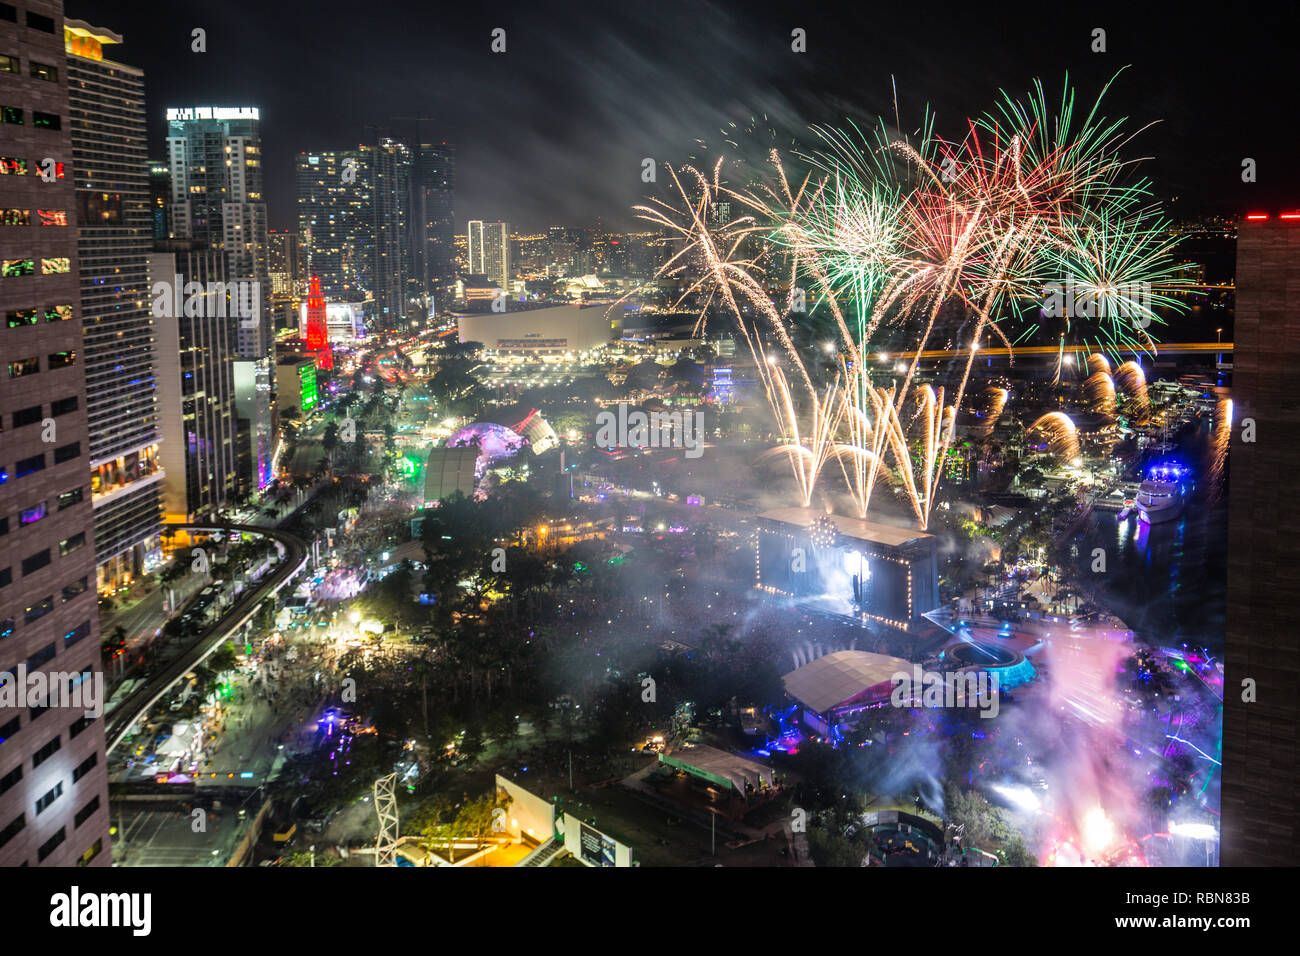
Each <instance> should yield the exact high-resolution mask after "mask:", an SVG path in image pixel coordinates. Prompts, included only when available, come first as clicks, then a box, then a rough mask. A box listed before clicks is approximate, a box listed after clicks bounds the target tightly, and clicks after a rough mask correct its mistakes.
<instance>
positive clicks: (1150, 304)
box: [637, 83, 1179, 528]
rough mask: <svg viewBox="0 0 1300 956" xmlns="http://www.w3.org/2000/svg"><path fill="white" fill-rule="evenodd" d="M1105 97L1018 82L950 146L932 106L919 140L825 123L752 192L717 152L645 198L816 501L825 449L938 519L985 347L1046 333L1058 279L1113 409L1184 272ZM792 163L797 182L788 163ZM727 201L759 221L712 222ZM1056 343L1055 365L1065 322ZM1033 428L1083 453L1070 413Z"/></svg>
mask: <svg viewBox="0 0 1300 956" xmlns="http://www.w3.org/2000/svg"><path fill="white" fill-rule="evenodd" d="M1108 85H1109V84H1108ZM1104 92H1105V90H1103V94H1104ZM1100 102H1101V99H1100V97H1099V98H1098V100H1097V101H1096V102H1094V103H1093V104H1092V105H1091V106H1087V107H1080V106H1078V105H1077V104H1076V102H1075V95H1074V93H1073V92H1072V90H1071V89H1070V88H1069V85H1068V83H1067V84H1066V87H1065V89H1064V92H1063V94H1062V97H1061V100H1060V102H1059V103H1058V104H1049V102H1048V99H1047V96H1046V93H1045V91H1044V89H1043V86H1042V84H1041V83H1035V84H1034V86H1033V89H1032V90H1031V91H1030V92H1029V94H1028V95H1027V96H1026V97H1024V98H1021V99H1017V98H1014V97H1012V96H1010V95H1007V94H1005V93H1004V94H1003V95H1002V97H1001V100H1000V102H999V103H998V105H997V107H996V108H995V109H994V110H993V111H991V112H990V113H988V114H986V115H985V116H983V117H981V118H979V119H976V120H971V121H968V122H967V123H966V124H965V132H964V134H963V136H962V137H961V138H960V139H959V140H954V141H948V140H944V139H942V138H940V137H939V136H937V135H935V133H934V129H933V120H932V117H931V116H930V114H929V113H928V111H927V114H926V120H925V122H924V123H923V124H922V127H921V128H920V130H919V131H918V132H917V134H916V139H915V142H914V141H913V140H912V138H909V137H903V136H899V135H895V134H892V133H890V131H889V130H888V129H886V127H885V126H884V125H883V124H881V125H880V127H879V128H878V129H877V130H875V131H874V132H871V133H868V132H864V131H863V130H862V129H860V128H859V127H857V126H855V125H852V124H849V126H848V128H847V129H844V130H836V129H824V128H818V129H815V130H814V131H813V132H814V134H815V137H816V139H817V140H818V141H819V142H820V146H819V148H818V149H816V150H813V151H811V152H797V153H795V154H794V155H793V156H783V155H782V154H781V152H780V151H779V150H778V149H776V148H772V149H770V150H768V152H767V155H766V157H765V159H764V161H763V162H762V163H761V164H759V165H757V166H755V165H750V166H747V167H745V168H743V169H742V171H741V172H740V174H739V175H738V176H736V177H734V178H735V179H737V180H738V181H743V182H744V183H745V186H744V187H743V188H739V187H733V186H731V185H729V184H728V181H727V179H726V177H724V175H723V169H724V161H723V160H721V159H719V160H717V161H716V162H715V163H714V164H713V167H712V170H711V173H710V174H705V173H702V172H700V171H698V170H696V169H693V168H686V169H683V170H670V173H671V181H672V187H673V189H674V191H675V194H674V197H673V200H672V201H671V202H669V201H661V200H655V201H652V202H651V203H650V204H648V205H644V206H638V207H637V211H638V213H639V214H640V215H641V217H642V218H644V219H646V220H648V221H650V222H651V223H654V224H656V225H657V226H659V227H660V228H661V229H662V230H664V232H665V233H666V234H667V235H668V236H669V237H671V238H672V239H675V240H678V241H679V244H680V249H678V251H677V252H676V254H675V255H674V256H673V258H672V259H671V260H670V262H669V263H668V265H667V266H666V267H665V268H664V270H663V274H664V275H666V276H671V277H677V278H679V279H681V280H682V281H683V285H684V288H685V292H684V294H683V299H684V298H686V297H687V296H702V297H703V300H704V302H705V305H704V308H703V309H702V310H701V320H700V321H701V324H702V323H703V322H704V321H705V317H706V315H707V314H708V312H709V311H710V309H712V308H713V307H715V306H718V307H720V308H721V309H722V311H723V312H724V313H725V314H727V315H728V316H729V317H730V318H731V320H732V321H733V322H734V323H735V325H736V326H737V327H738V328H739V329H740V332H741V335H742V337H743V338H744V340H745V343H746V346H747V347H748V349H749V351H750V354H751V356H752V358H753V359H754V363H755V366H756V367H757V369H758V377H759V379H760V381H761V383H762V386H763V388H764V392H765V395H766V397H767V400H768V404H769V405H770V407H771V408H772V411H773V413H774V415H775V417H776V419H777V424H778V430H779V432H780V434H781V436H782V440H783V445H782V446H781V447H779V448H777V449H774V452H773V454H774V455H775V456H776V457H783V458H785V459H786V460H787V461H788V462H789V464H790V467H791V470H792V473H793V475H794V478H795V482H796V485H797V488H798V492H799V495H800V498H801V499H802V502H803V504H804V505H805V506H809V505H812V504H813V502H814V499H815V497H816V491H817V486H818V481H819V478H820V477H821V475H822V472H823V470H824V468H825V466H826V465H827V464H828V463H830V462H832V461H833V462H835V463H836V464H837V465H838V466H839V470H840V474H841V476H842V477H843V479H844V484H845V486H846V487H847V488H848V489H849V491H850V493H851V495H852V497H853V499H854V501H855V503H856V506H857V508H858V511H859V513H860V514H861V515H864V516H865V514H866V513H867V509H868V507H869V506H870V502H871V498H872V493H873V490H874V488H875V486H876V484H877V482H878V479H879V478H880V477H881V476H882V475H884V476H887V478H888V479H889V480H890V482H891V483H892V484H893V486H894V487H895V488H897V489H899V490H900V491H901V492H902V493H904V494H905V495H906V496H907V498H908V501H909V502H910V505H911V508H912V511H913V514H914V515H915V517H916V520H917V523H918V524H919V526H920V527H922V528H924V527H926V526H927V524H928V522H929V518H930V514H931V511H932V509H933V506H934V503H935V501H936V500H937V497H938V491H939V484H940V477H941V474H942V467H943V462H944V460H945V458H946V456H947V453H948V449H949V447H950V446H951V443H952V441H953V438H954V423H955V421H956V413H957V411H958V409H960V408H961V407H962V403H963V401H964V398H965V392H966V388H967V385H968V383H969V381H970V377H971V371H972V368H973V366H974V363H975V359H976V356H977V354H978V352H979V350H980V348H981V343H982V342H1001V343H1003V344H1005V345H1007V346H1011V345H1012V344H1013V336H1014V338H1015V341H1022V340H1024V338H1026V337H1027V336H1029V335H1032V334H1033V333H1034V332H1035V331H1036V330H1037V329H1038V328H1039V324H1040V320H1041V319H1042V318H1043V317H1044V309H1043V308H1042V307H1041V303H1042V302H1043V301H1044V298H1043V296H1044V289H1045V288H1047V287H1049V286H1052V285H1053V284H1056V285H1058V286H1059V285H1061V284H1068V286H1069V290H1070V295H1071V296H1072V298H1071V299H1069V304H1070V307H1069V309H1067V310H1066V311H1065V318H1066V320H1067V322H1066V329H1065V332H1066V333H1069V334H1071V335H1072V336H1074V337H1076V338H1078V339H1080V340H1081V341H1083V342H1084V343H1086V344H1088V345H1089V347H1091V348H1095V349H1097V353H1095V354H1094V355H1092V356H1090V362H1089V373H1090V377H1089V378H1088V379H1087V381H1086V382H1085V385H1084V388H1085V393H1089V394H1090V395H1091V396H1092V397H1091V398H1090V401H1091V402H1092V404H1093V406H1094V407H1095V408H1096V409H1097V410H1098V411H1101V412H1103V413H1105V414H1114V412H1115V403H1116V392H1115V380H1114V379H1112V377H1111V374H1110V365H1109V362H1107V361H1106V358H1105V355H1104V354H1102V353H1105V352H1111V353H1115V352H1117V351H1119V350H1121V349H1129V350H1136V349H1141V350H1147V351H1149V350H1151V349H1153V348H1154V343H1153V340H1152V338H1151V336H1150V334H1149V331H1148V330H1149V329H1150V327H1152V326H1153V325H1154V324H1156V323H1158V322H1159V321H1160V320H1159V318H1158V316H1157V315H1156V311H1155V309H1156V307H1157V306H1168V307H1170V308H1177V307H1178V306H1179V302H1178V300H1176V299H1174V298H1172V297H1170V296H1168V295H1166V294H1165V293H1166V292H1167V291H1168V290H1170V289H1174V290H1175V291H1176V288H1177V286H1178V285H1179V280H1177V278H1176V277H1175V270H1176V263H1175V261H1174V260H1173V257H1172V251H1173V244H1172V241H1171V240H1170V239H1169V238H1168V229H1167V224H1166V223H1165V221H1164V220H1163V219H1162V218H1161V217H1160V215H1159V212H1158V210H1157V209H1156V208H1155V207H1154V205H1153V203H1152V202H1151V200H1150V194H1149V188H1148V185H1147V183H1146V182H1145V181H1144V180H1139V181H1137V182H1131V181H1130V177H1129V176H1128V173H1129V170H1130V167H1131V165H1132V164H1131V162H1129V161H1126V160H1124V159H1122V158H1121V155H1120V154H1121V149H1122V148H1123V147H1124V146H1125V145H1126V144H1127V142H1128V140H1129V138H1130V136H1129V134H1128V133H1127V132H1125V128H1124V127H1125V121H1124V120H1122V119H1120V120H1110V119H1106V118H1104V117H1103V116H1102V115H1101V112H1100ZM792 160H793V161H794V164H795V165H797V166H799V167H801V168H802V171H801V172H800V173H799V174H798V175H791V174H790V173H789V172H788V167H790V165H791V162H792ZM719 202H727V203H729V204H730V205H731V206H732V208H733V209H736V208H739V209H741V210H744V211H745V213H746V214H745V215H742V216H739V217H737V218H735V219H732V220H730V221H728V222H725V223H723V224H721V225H719V224H718V217H716V216H714V215H713V212H714V210H715V209H716V208H717V204H718V203H719ZM1157 286H1158V287H1159V288H1160V290H1161V291H1160V292H1159V294H1156V293H1155V292H1153V291H1152V290H1153V289H1154V288H1155V287H1157ZM782 288H783V289H784V292H785V294H784V302H783V303H782V305H781V306H780V307H778V305H777V299H778V298H779V297H780V290H781V289H782ZM816 311H821V313H822V314H824V315H826V316H828V317H829V319H830V320H832V321H833V323H834V327H835V329H836V331H837V334H838V337H839V341H838V342H836V343H833V347H832V349H831V351H833V352H836V351H837V352H838V353H839V355H840V359H839V365H838V368H836V369H835V370H834V381H833V382H832V383H831V384H829V385H825V384H822V385H819V384H817V383H815V382H814V378H815V377H822V376H824V375H829V372H827V371H825V366H823V365H822V364H821V358H820V357H817V358H814V357H812V356H808V357H807V358H805V356H803V355H802V354H801V352H800V349H799V348H797V347H796V345H795V337H794V336H792V334H791V333H792V329H793V328H794V323H795V322H796V321H803V320H804V319H803V318H800V317H806V316H810V315H811V314H812V313H814V312H816ZM795 313H797V314H798V315H795ZM954 316H955V317H957V318H958V320H959V325H958V326H957V328H956V331H953V329H952V326H951V318H952V317H954ZM940 330H942V334H943V336H944V337H945V339H946V341H947V344H945V345H944V346H943V347H944V348H952V347H953V346H954V345H955V347H956V350H957V352H958V354H959V355H960V356H961V357H960V358H959V359H958V361H957V363H956V381H955V382H953V383H950V384H949V385H948V386H944V387H937V386H935V385H931V384H929V383H923V382H920V381H918V373H919V370H920V363H921V355H922V353H923V352H924V351H926V350H927V348H934V347H936V346H935V345H934V344H932V339H933V338H935V337H936V334H938V333H939V332H940ZM1080 330H1081V331H1080ZM885 334H888V335H889V336H890V337H891V338H892V339H893V340H897V338H898V337H900V336H901V337H902V338H903V339H904V340H905V341H907V342H908V347H907V351H909V352H910V353H911V354H912V355H913V356H914V357H913V358H912V359H911V360H910V361H909V362H906V363H904V364H903V365H902V366H901V367H900V368H899V369H897V370H896V369H894V368H892V367H891V366H890V365H888V364H886V365H885V367H884V375H886V376H888V378H889V382H888V387H883V384H878V383H876V382H875V381H873V379H872V372H871V370H870V369H869V368H868V367H867V366H868V362H867V359H868V357H869V356H871V355H872V354H873V353H874V354H879V353H880V352H881V351H883V350H882V349H881V348H879V347H878V346H877V345H876V344H875V343H876V342H877V340H878V339H879V338H880V337H882V336H883V335H885ZM1061 345H1062V351H1061V356H1063V355H1064V347H1065V337H1064V334H1063V335H1062V337H1061ZM1094 360H1096V361H1094ZM1059 365H1060V359H1059V358H1058V378H1059V374H1060V369H1059ZM1124 367H1125V366H1121V368H1124ZM810 369H811V371H810ZM1138 372H1139V374H1140V369H1139V370H1138ZM1121 381H1122V383H1123V387H1124V388H1125V393H1126V396H1127V395H1130V394H1133V395H1136V393H1137V392H1138V391H1139V389H1138V388H1137V386H1136V385H1135V384H1134V383H1135V382H1136V378H1135V377H1134V375H1133V373H1132V372H1126V373H1125V377H1123V378H1122V379H1121ZM823 382H824V378H823ZM1144 388H1145V383H1143V387H1142V391H1143V392H1144ZM1002 402H1005V395H1003V397H1002V399H1001V401H1000V402H998V403H996V404H997V406H998V411H1000V410H1001V404H1002ZM1031 431H1037V432H1041V433H1042V434H1043V435H1044V436H1045V437H1046V439H1047V442H1048V446H1049V448H1051V449H1052V453H1053V454H1057V455H1061V456H1063V457H1066V458H1073V457H1074V456H1075V455H1077V454H1078V440H1077V435H1076V433H1075V430H1074V426H1073V423H1071V422H1070V420H1069V419H1068V418H1066V417H1065V416H1064V415H1061V414H1060V413H1053V414H1051V415H1046V416H1043V418H1040V419H1039V420H1038V421H1037V422H1035V423H1034V426H1033V428H1032V429H1031Z"/></svg>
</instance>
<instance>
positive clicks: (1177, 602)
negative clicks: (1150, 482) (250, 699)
mask: <svg viewBox="0 0 1300 956" xmlns="http://www.w3.org/2000/svg"><path fill="white" fill-rule="evenodd" d="M1180 452H1181V455H1180V457H1181V458H1182V460H1183V461H1185V462H1187V463H1188V464H1191V465H1192V466H1193V468H1194V469H1195V470H1196V474H1197V484H1196V487H1195V489H1194V490H1193V491H1192V493H1191V494H1190V495H1189V496H1188V500H1187V504H1186V507H1185V508H1184V510H1183V514H1182V515H1181V516H1180V517H1179V518H1177V519H1176V520H1174V521H1169V522H1165V523H1163V524H1157V525H1151V526H1147V525H1144V524H1142V523H1141V522H1140V521H1138V520H1137V518H1136V517H1130V518H1126V519H1124V520H1123V521H1120V520H1118V515H1117V514H1115V513H1113V512H1108V511H1094V512H1093V513H1092V515H1091V517H1090V518H1089V519H1088V521H1087V522H1086V523H1085V525H1084V527H1083V528H1082V529H1081V530H1080V531H1079V533H1078V535H1077V536H1076V538H1075V541H1074V545H1075V546H1076V547H1077V549H1078V550H1077V557H1075V558H1074V561H1075V563H1076V567H1077V568H1078V571H1079V575H1080V577H1081V579H1082V580H1083V581H1084V582H1090V581H1100V582H1101V584H1100V586H1099V587H1098V588H1097V591H1096V599H1097V603H1098V604H1100V605H1101V606H1102V607H1103V608H1105V609H1107V610H1109V611H1111V612H1112V613H1113V614H1115V615H1116V616H1118V617H1119V618H1121V619H1122V620H1123V621H1124V622H1125V623H1126V624H1127V625H1128V626H1129V627H1130V628H1132V629H1133V631H1134V632H1135V633H1136V634H1137V635H1138V637H1140V638H1144V639H1145V640H1147V641H1149V642H1151V643H1154V644H1163V645H1174V646H1177V645H1181V644H1184V643H1186V644H1187V645H1188V646H1189V647H1203V648H1205V649H1207V650H1208V651H1209V652H1210V655H1211V656H1219V655H1221V654H1222V652H1223V640H1224V638H1223V630H1224V604H1225V597H1226V580H1227V536H1228V535H1227V530H1228V509H1227V498H1226V496H1225V494H1224V489H1223V487H1222V479H1221V478H1220V479H1218V480H1216V479H1215V478H1214V477H1213V476H1211V475H1210V473H1209V469H1208V460H1209V456H1210V453H1211V448H1210V436H1209V434H1208V430H1207V429H1199V430H1197V431H1196V432H1195V433H1193V434H1192V435H1191V436H1189V437H1188V438H1187V439H1185V440H1184V441H1183V443H1182V445H1181V448H1180ZM1099 547H1100V548H1104V549H1105V550H1106V572H1105V573H1104V574H1094V573H1093V572H1092V560H1093V559H1092V552H1093V549H1094V548H1099Z"/></svg>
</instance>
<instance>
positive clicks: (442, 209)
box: [411, 143, 456, 296]
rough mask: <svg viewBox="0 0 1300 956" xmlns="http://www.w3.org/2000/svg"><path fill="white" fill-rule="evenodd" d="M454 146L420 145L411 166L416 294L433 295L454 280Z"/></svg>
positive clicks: (412, 244)
mask: <svg viewBox="0 0 1300 956" xmlns="http://www.w3.org/2000/svg"><path fill="white" fill-rule="evenodd" d="M455 188H456V147H455V146H451V145H449V144H447V143H421V144H420V145H419V146H417V147H415V150H414V157H413V160H412V166H411V223H412V238H411V253H412V256H411V260H412V261H411V271H412V274H413V276H414V278H415V280H416V285H417V288H418V291H419V292H421V293H423V294H425V295H429V296H433V295H435V294H436V292H437V291H438V290H439V289H444V288H446V287H447V286H449V285H450V284H451V283H452V281H453V280H454V279H455V269H454V268H453V267H452V257H453V255H454V250H453V248H452V243H453V242H454V240H455V238H456V235H455V233H456V223H455Z"/></svg>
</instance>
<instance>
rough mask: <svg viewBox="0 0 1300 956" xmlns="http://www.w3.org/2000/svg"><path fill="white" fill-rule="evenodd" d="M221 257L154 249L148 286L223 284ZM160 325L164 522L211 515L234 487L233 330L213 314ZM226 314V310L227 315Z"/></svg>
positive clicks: (186, 245) (197, 249) (179, 244)
mask: <svg viewBox="0 0 1300 956" xmlns="http://www.w3.org/2000/svg"><path fill="white" fill-rule="evenodd" d="M225 268H226V262H225V257H224V256H223V255H222V254H221V253H220V252H219V251H217V250H215V249H209V248H207V247H206V246H205V245H204V244H203V243H202V242H199V241H197V240H194V239H170V240H164V241H163V242H160V243H158V244H157V246H156V247H155V251H154V252H153V253H151V254H150V256H149V279H150V285H151V286H152V284H153V283H155V282H163V283H167V284H168V285H171V284H176V283H179V284H180V285H181V286H182V287H184V286H185V285H187V284H188V283H190V282H197V283H200V284H202V285H203V287H204V288H207V286H208V283H209V282H212V283H217V282H224V280H225ZM175 311H177V313H178V314H177V315H176V316H175V317H174V318H171V319H164V320H161V321H160V322H159V324H158V405H159V410H160V416H159V421H160V425H161V432H162V438H163V441H162V445H161V448H160V459H161V461H162V463H163V467H164V469H165V470H166V478H165V479H164V483H163V489H164V505H165V512H166V517H167V520H168V521H175V522H180V521H190V520H194V519H196V518H202V517H205V516H210V515H213V514H215V513H216V512H217V510H218V509H219V508H221V506H222V505H224V504H225V503H226V502H228V501H229V500H230V499H231V498H232V497H233V496H234V494H235V492H236V490H237V488H238V478H239V475H238V451H237V447H236V445H237V441H238V423H237V415H236V410H235V377H234V367H235V348H234V338H235V323H236V322H237V321H238V319H236V318H232V317H230V316H229V315H226V316H221V315H218V314H217V313H218V312H219V311H221V310H218V309H216V308H203V309H198V310H195V312H196V313H197V314H195V315H186V314H185V312H184V310H175ZM226 311H227V313H228V312H229V310H226Z"/></svg>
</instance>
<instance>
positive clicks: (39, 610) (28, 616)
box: [23, 595, 54, 624]
mask: <svg viewBox="0 0 1300 956" xmlns="http://www.w3.org/2000/svg"><path fill="white" fill-rule="evenodd" d="M53 610H54V596H53V595H46V596H45V597H43V598H41V600H39V601H37V602H36V603H35V604H31V605H29V606H28V607H27V610H25V611H24V612H23V621H24V623H26V624H30V623H32V621H39V620H40V619H41V618H43V617H44V616H45V615H47V614H49V613H50V612H51V611H53Z"/></svg>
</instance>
